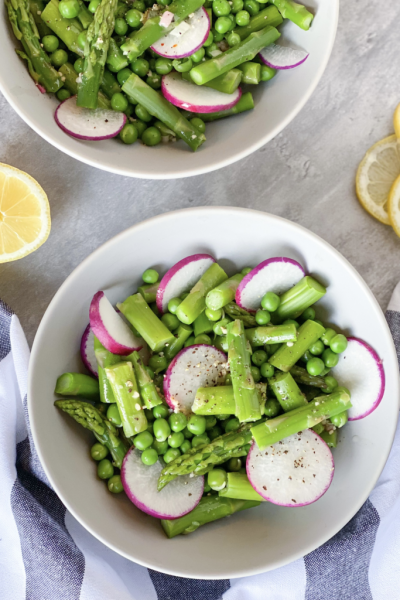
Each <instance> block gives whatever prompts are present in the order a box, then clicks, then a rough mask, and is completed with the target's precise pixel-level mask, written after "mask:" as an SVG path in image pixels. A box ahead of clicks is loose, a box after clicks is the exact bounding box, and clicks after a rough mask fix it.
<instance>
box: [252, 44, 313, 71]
mask: <svg viewBox="0 0 400 600" xmlns="http://www.w3.org/2000/svg"><path fill="white" fill-rule="evenodd" d="M308 56H309V54H308V53H307V52H305V51H304V50H299V49H298V48H288V47H287V46H278V45H277V44H271V45H270V46H267V47H266V48H263V49H262V50H261V52H260V53H259V57H260V58H261V60H262V61H263V63H265V64H266V65H267V66H268V67H272V68H273V69H279V70H282V71H283V70H285V69H294V67H298V66H299V65H301V64H302V63H303V62H304V61H305V60H307V58H308Z"/></svg>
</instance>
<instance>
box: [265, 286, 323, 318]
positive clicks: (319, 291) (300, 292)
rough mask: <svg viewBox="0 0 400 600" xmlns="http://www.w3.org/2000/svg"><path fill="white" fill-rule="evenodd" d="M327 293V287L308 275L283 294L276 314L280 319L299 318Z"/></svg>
mask: <svg viewBox="0 0 400 600" xmlns="http://www.w3.org/2000/svg"><path fill="white" fill-rule="evenodd" d="M325 294H326V288H325V287H324V286H323V285H321V284H320V283H319V282H318V281H316V280H315V279H313V278H312V277H310V276H309V275H307V276H306V277H303V279H301V280H300V281H299V282H298V283H296V285H295V286H294V287H292V288H291V289H290V290H288V291H287V292H285V293H284V294H282V296H281V303H280V305H279V307H278V310H277V311H276V313H275V315H274V316H276V317H277V318H278V319H280V320H281V321H283V320H284V319H297V317H299V316H300V315H301V313H302V312H304V311H305V310H306V308H308V307H309V306H311V305H312V304H315V302H318V300H320V299H321V298H322V297H323V296H324V295H325Z"/></svg>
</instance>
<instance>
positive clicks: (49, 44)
mask: <svg viewBox="0 0 400 600" xmlns="http://www.w3.org/2000/svg"><path fill="white" fill-rule="evenodd" d="M78 37H79V36H78ZM59 43H60V42H59V40H58V37H56V36H55V35H45V36H43V38H42V44H43V49H44V50H45V51H46V52H49V53H52V52H55V51H56V50H57V48H58V46H59Z"/></svg>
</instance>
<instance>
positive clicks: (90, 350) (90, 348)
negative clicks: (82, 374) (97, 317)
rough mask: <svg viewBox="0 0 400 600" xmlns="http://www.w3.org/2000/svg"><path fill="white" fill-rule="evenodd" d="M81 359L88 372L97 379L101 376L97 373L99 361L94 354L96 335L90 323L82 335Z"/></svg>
mask: <svg viewBox="0 0 400 600" xmlns="http://www.w3.org/2000/svg"><path fill="white" fill-rule="evenodd" d="M81 357H82V360H83V364H84V365H85V367H86V368H87V369H88V371H90V372H91V373H92V375H94V376H95V377H98V376H99V374H98V371H97V360H96V356H95V353H94V335H93V331H92V330H91V328H90V323H89V325H88V326H87V327H86V329H85V331H84V332H83V335H82V339H81Z"/></svg>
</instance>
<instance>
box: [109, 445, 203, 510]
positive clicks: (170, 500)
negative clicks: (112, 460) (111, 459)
mask: <svg viewBox="0 0 400 600" xmlns="http://www.w3.org/2000/svg"><path fill="white" fill-rule="evenodd" d="M162 468H163V466H162V465H161V462H160V461H159V460H158V461H157V462H156V463H155V464H154V465H152V466H151V467H148V466H146V465H144V464H143V463H142V459H141V452H139V450H136V449H135V448H134V447H132V448H130V450H128V452H127V454H126V456H125V458H124V461H123V463H122V467H121V481H122V485H123V487H124V490H125V492H126V495H127V496H128V498H129V500H130V501H131V502H133V504H134V505H135V506H137V508H139V509H140V510H141V511H143V512H144V513H146V514H148V515H151V516H152V517H156V518H157V519H177V518H178V517H183V516H184V515H187V513H189V512H190V511H192V510H193V509H194V508H195V507H196V506H197V505H198V503H199V502H200V500H201V497H202V495H203V492H204V477H203V476H200V477H190V475H182V476H180V477H177V478H176V479H174V480H173V481H171V482H170V483H169V484H168V485H166V486H165V487H164V488H163V489H162V490H161V491H160V492H159V491H157V482H158V478H159V476H160V474H161V471H162Z"/></svg>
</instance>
